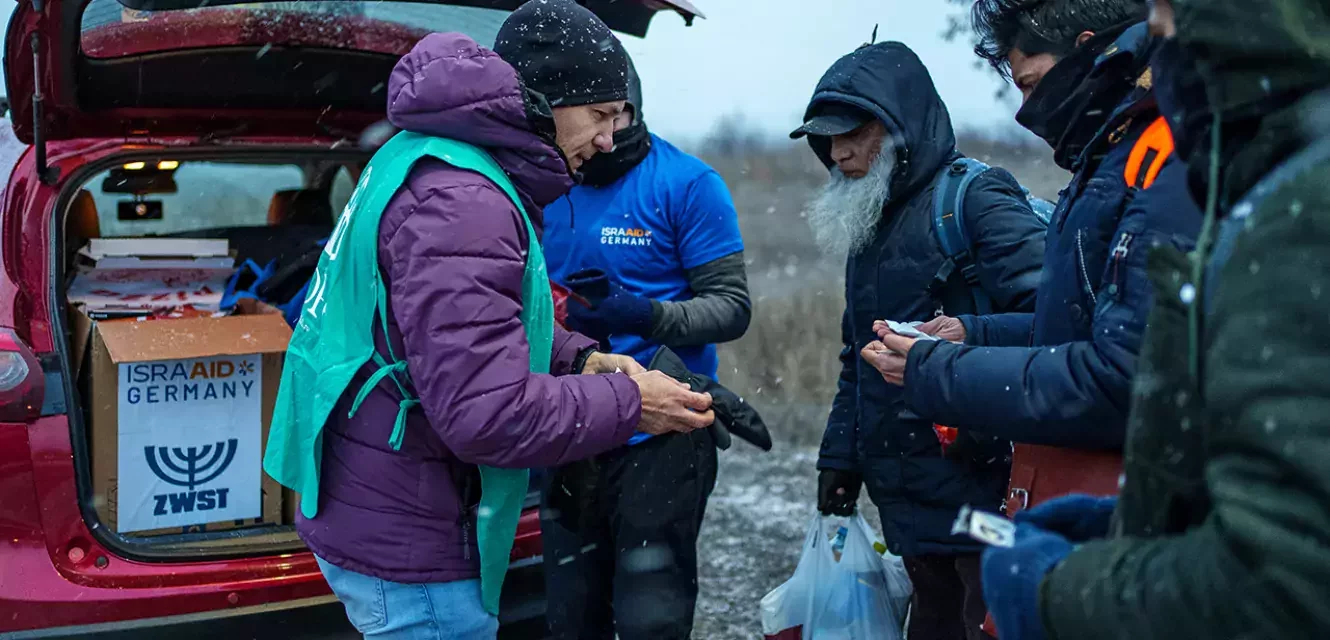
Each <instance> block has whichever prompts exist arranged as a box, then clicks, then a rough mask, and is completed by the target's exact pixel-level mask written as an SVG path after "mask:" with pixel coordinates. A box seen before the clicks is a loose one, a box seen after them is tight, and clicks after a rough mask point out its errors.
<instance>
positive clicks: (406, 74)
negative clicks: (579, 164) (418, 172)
mask: <svg viewBox="0 0 1330 640" xmlns="http://www.w3.org/2000/svg"><path fill="white" fill-rule="evenodd" d="M531 109H532V106H531V104H530V102H529V101H528V94H527V91H526V89H525V88H524V87H523V85H522V81H521V80H520V79H519V78H518V76H517V72H516V71H515V70H513V68H512V66H510V65H509V64H508V63H506V62H504V61H503V60H502V59H501V58H499V56H498V54H496V53H494V52H493V51H490V50H488V49H486V48H484V47H482V46H480V45H478V44H476V43H475V41H473V40H471V39H470V38H468V37H466V36H464V35H462V34H458V33H435V34H430V35H428V36H425V38H424V39H422V40H421V41H420V42H419V43H417V44H416V46H415V48H413V49H412V50H411V52H410V53H408V54H406V55H405V56H404V57H403V58H402V59H401V60H400V61H398V63H397V66H396V67H394V68H393V72H392V75H391V76H390V77H389V79H388V120H389V121H390V122H392V124H393V125H394V126H396V127H397V128H399V129H405V130H407V131H413V132H416V133H421V134H425V135H431V136H438V137H440V138H450V139H453V140H458V141H461V142H467V143H470V144H473V145H476V146H478V147H481V148H484V149H485V150H486V151H488V152H489V153H490V154H491V155H493V156H494V159H495V160H496V161H498V163H499V166H501V167H503V169H504V171H506V172H507V173H508V175H509V176H510V177H511V178H512V180H513V183H514V185H515V186H516V187H517V189H518V191H519V192H520V193H521V194H522V195H523V196H525V197H526V198H527V199H529V200H530V201H531V202H532V203H534V204H536V205H537V206H541V207H543V206H545V205H547V204H549V203H551V202H553V201H554V200H556V199H557V198H559V197H560V196H562V195H563V194H565V193H567V192H568V190H569V189H570V188H572V186H573V179H572V177H571V176H570V175H569V172H568V164H567V162H565V161H564V159H563V156H562V154H560V153H559V152H558V150H557V149H555V147H554V145H553V140H552V139H550V137H549V136H547V135H542V134H541V133H540V132H539V129H538V128H537V126H536V125H535V123H534V122H533V118H532V117H531V115H529V114H530V111H531ZM528 213H529V214H536V215H533V222H535V221H536V220H539V216H538V214H537V212H528Z"/></svg>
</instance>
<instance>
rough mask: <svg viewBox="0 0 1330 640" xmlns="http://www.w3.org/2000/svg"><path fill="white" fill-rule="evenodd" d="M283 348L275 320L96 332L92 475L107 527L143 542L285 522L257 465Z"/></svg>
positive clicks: (157, 324) (283, 331) (141, 325)
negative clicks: (150, 537) (149, 536)
mask: <svg viewBox="0 0 1330 640" xmlns="http://www.w3.org/2000/svg"><path fill="white" fill-rule="evenodd" d="M289 339H290V330H289V329H288V328H287V326H286V323H285V322H284V321H283V320H282V318H281V316H265V315H252V316H248V315H237V316H229V317H225V318H198V319H187V320H157V321H148V322H137V321H132V320H118V321H110V322H99V323H98V324H97V328H96V330H95V334H94V341H93V350H94V354H93V365H92V366H93V371H92V376H91V380H92V384H91V386H92V396H93V433H94V438H93V439H94V443H93V476H94V491H96V492H97V493H98V495H101V496H106V497H107V500H106V503H107V504H106V506H107V509H106V510H105V511H106V512H107V513H104V514H103V517H104V518H106V519H108V520H109V522H108V524H110V525H111V526H112V527H113V528H114V529H115V530H116V531H119V532H121V533H130V532H135V533H138V534H140V535H142V534H143V533H144V532H149V533H170V532H177V533H178V532H181V531H182V530H200V529H201V530H209V529H214V528H231V527H234V526H248V525H252V524H263V523H269V524H275V523H278V522H279V521H280V519H281V513H282V511H281V501H282V493H281V490H280V488H279V487H277V486H275V484H273V483H272V481H271V479H268V478H266V476H264V475H263V471H262V462H261V461H262V458H263V447H264V445H265V444H266V442H265V441H266V439H267V432H268V429H267V427H268V424H269V422H270V420H271V419H272V405H273V401H274V398H275V395H276V389H277V384H278V381H279V379H280V377H281V363H282V354H283V352H284V351H285V349H286V343H287V341H288V340H289ZM214 523H216V524H217V525H220V526H201V525H214Z"/></svg>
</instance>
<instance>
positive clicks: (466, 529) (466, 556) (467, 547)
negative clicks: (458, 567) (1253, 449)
mask: <svg viewBox="0 0 1330 640" xmlns="http://www.w3.org/2000/svg"><path fill="white" fill-rule="evenodd" d="M462 559H463V560H470V559H471V521H470V520H468V519H466V516H463V517H462Z"/></svg>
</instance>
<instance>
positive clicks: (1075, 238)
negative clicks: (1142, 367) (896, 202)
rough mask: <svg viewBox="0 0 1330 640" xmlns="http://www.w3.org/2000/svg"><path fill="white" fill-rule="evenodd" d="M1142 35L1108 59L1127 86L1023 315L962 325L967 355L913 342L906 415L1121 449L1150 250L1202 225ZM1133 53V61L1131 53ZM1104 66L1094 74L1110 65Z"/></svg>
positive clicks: (1028, 438) (1188, 243)
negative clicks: (1132, 69)
mask: <svg viewBox="0 0 1330 640" xmlns="http://www.w3.org/2000/svg"><path fill="white" fill-rule="evenodd" d="M1143 33H1144V28H1143V25H1142V26H1141V27H1139V28H1137V29H1133V30H1131V31H1128V33H1127V34H1125V35H1124V36H1123V39H1122V40H1121V41H1119V43H1118V45H1117V46H1115V47H1113V48H1111V49H1110V51H1111V52H1112V53H1113V55H1117V56H1126V55H1133V54H1135V55H1138V57H1140V58H1142V59H1141V60H1139V61H1138V62H1137V63H1136V64H1137V67H1136V69H1137V70H1138V73H1140V78H1139V79H1138V80H1137V81H1136V82H1135V87H1134V88H1132V84H1131V83H1130V82H1129V83H1128V84H1127V86H1128V88H1131V89H1132V90H1131V91H1130V92H1128V93H1126V98H1125V99H1124V100H1122V101H1121V103H1120V104H1119V105H1118V107H1117V108H1116V109H1115V110H1114V111H1113V112H1112V113H1111V114H1110V115H1109V116H1108V117H1107V118H1106V119H1103V118H1102V117H1101V118H1100V119H1097V120H1096V121H1095V132H1094V138H1093V141H1092V142H1091V143H1090V144H1088V145H1087V146H1086V148H1085V151H1084V153H1083V154H1082V156H1081V157H1080V159H1079V160H1078V161H1077V166H1076V167H1075V173H1074V177H1073V179H1072V181H1071V183H1070V184H1069V185H1068V186H1067V188H1066V189H1064V190H1063V192H1062V196H1061V198H1060V199H1059V202H1058V206H1057V209H1056V211H1055V212H1054V214H1053V219H1052V222H1051V224H1050V226H1049V229H1048V238H1047V255H1046V257H1045V259H1044V270H1043V277H1042V279H1041V281H1040V283H1039V292H1038V303H1037V306H1036V308H1035V311H1034V313H1033V314H1005V315H992V316H984V317H976V316H963V317H961V321H962V322H963V323H964V325H965V329H966V344H965V345H958V344H951V343H922V342H921V343H918V344H916V346H915V347H914V348H913V349H911V350H910V354H909V359H908V364H907V367H906V371H905V399H906V403H907V405H908V406H909V407H910V409H911V410H913V411H914V412H916V413H918V414H919V415H921V416H926V417H928V418H929V419H931V420H934V421H936V422H938V423H941V424H946V425H948V426H952V427H957V428H962V429H966V428H968V429H976V430H980V431H983V432H984V433H987V434H991V435H995V436H1001V437H1004V438H1008V439H1010V440H1013V441H1015V442H1018V443H1027V444H1036V445H1051V446H1059V447H1075V448H1082V449H1101V450H1120V449H1121V448H1122V445H1123V441H1124V438H1125V432H1126V418H1127V409H1128V404H1129V397H1130V392H1131V382H1132V376H1133V373H1134V372H1135V370H1136V358H1137V354H1138V353H1139V351H1140V346H1141V335H1142V333H1143V332H1144V330H1145V322H1146V315H1147V313H1148V312H1149V310H1150V306H1151V303H1152V297H1153V296H1152V288H1151V285H1150V282H1149V281H1148V280H1147V278H1146V256H1147V254H1148V253H1149V251H1150V249H1151V248H1152V247H1156V246H1159V245H1168V244H1171V245H1174V246H1176V247H1178V248H1180V249H1182V250H1184V251H1187V250H1190V249H1191V248H1192V247H1193V246H1194V244H1195V238H1196V235H1197V233H1198V232H1199V230H1200V224H1201V212H1200V211H1199V209H1198V208H1197V207H1196V205H1195V204H1194V202H1193V201H1192V199H1191V198H1190V196H1189V194H1188V191H1187V170H1186V167H1185V165H1184V164H1183V163H1182V162H1181V161H1180V160H1179V159H1178V158H1177V157H1176V156H1174V155H1173V154H1172V141H1171V138H1170V137H1169V132H1168V128H1167V125H1166V124H1165V122H1164V120H1163V119H1162V118H1160V117H1159V113H1158V110H1157V108H1156V106H1155V102H1154V98H1153V96H1152V95H1151V93H1150V80H1149V77H1150V76H1149V74H1148V71H1141V69H1143V68H1144V66H1145V63H1146V62H1148V51H1149V43H1148V40H1146V39H1144V38H1143V37H1142V36H1143ZM1133 45H1135V46H1137V47H1139V48H1138V49H1137V50H1135V51H1133V49H1132V46H1133ZM1110 58H1111V56H1108V55H1107V54H1106V56H1105V57H1104V58H1103V59H1101V61H1100V66H1105V65H1107V64H1110V63H1111V60H1110Z"/></svg>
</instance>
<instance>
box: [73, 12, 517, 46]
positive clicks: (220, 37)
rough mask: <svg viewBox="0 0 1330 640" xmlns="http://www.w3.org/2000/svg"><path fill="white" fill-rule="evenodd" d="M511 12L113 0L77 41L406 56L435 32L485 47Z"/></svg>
mask: <svg viewBox="0 0 1330 640" xmlns="http://www.w3.org/2000/svg"><path fill="white" fill-rule="evenodd" d="M507 16H508V12H506V11H502V10H498V9H485V8H479V7H458V6H448V5H439V4H429V3H420V2H391V1H388V2H355V1H346V0H314V1H309V2H252V3H245V4H219V5H216V6H205V7H200V8H195V9H173V10H165V11H146V10H134V9H129V8H126V7H124V6H123V5H121V4H120V3H119V2H117V1H116V0H92V2H89V3H88V5H87V7H85V8H84V10H83V19H82V28H81V37H80V46H81V48H82V50H83V53H84V55H86V56H88V57H90V58H115V57H120V56H128V55H137V54H143V53H152V52H156V51H171V50H178V49H192V48H200V47H222V46H259V47H268V46H306V47H321V48H334V49H356V50H362V51H373V52H377V53H387V54H394V55H402V54H405V53H406V52H407V51H408V50H410V48H411V46H412V45H414V44H415V43H416V42H417V41H418V40H420V38H422V37H424V36H425V35H426V34H429V33H431V32H436V31H456V32H460V33H464V34H466V35H468V36H470V37H471V38H472V39H474V40H475V41H476V42H479V43H481V44H483V45H486V46H489V45H491V44H492V43H493V42H494V37H495V36H496V35H497V34H498V32H499V27H500V26H501V25H502V24H503V21H504V19H505V18H506V17H507Z"/></svg>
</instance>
